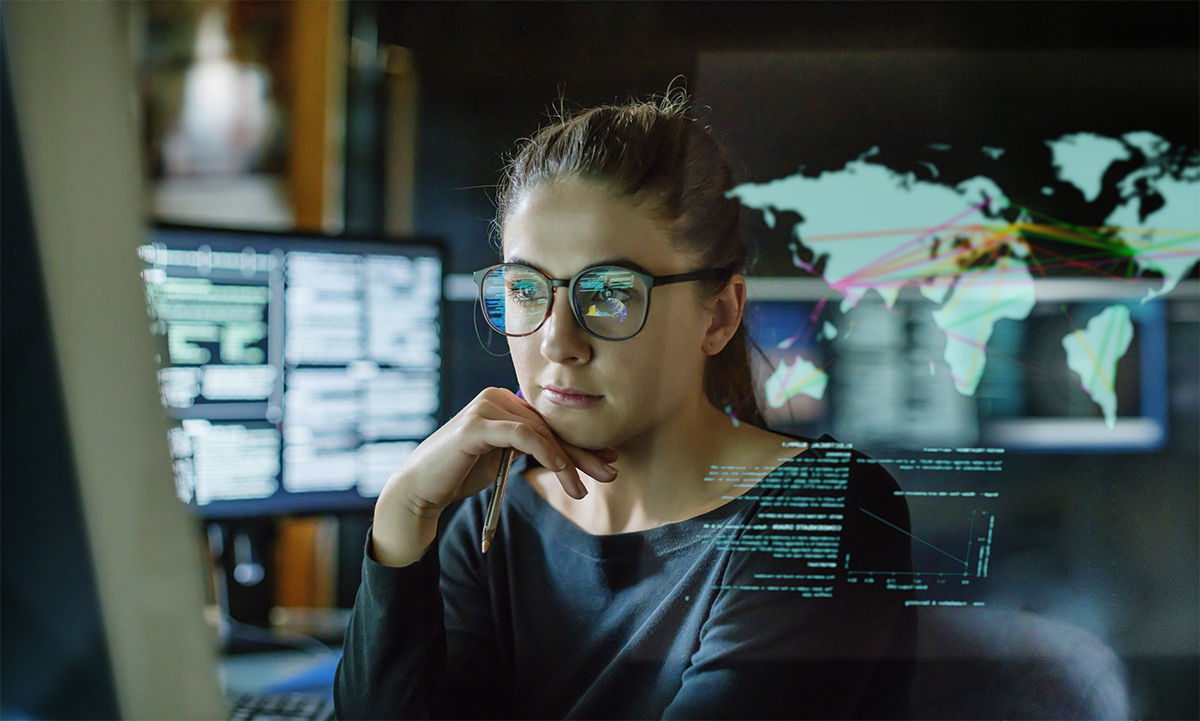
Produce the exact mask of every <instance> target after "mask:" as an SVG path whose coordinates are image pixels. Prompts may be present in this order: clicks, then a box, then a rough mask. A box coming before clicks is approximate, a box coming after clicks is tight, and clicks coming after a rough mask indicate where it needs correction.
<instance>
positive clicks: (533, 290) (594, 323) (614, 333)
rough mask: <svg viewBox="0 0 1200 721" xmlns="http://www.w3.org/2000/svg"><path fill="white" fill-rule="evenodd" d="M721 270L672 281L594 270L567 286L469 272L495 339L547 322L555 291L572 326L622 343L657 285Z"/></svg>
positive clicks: (718, 273)
mask: <svg viewBox="0 0 1200 721" xmlns="http://www.w3.org/2000/svg"><path fill="white" fill-rule="evenodd" d="M730 275H731V273H730V271H729V270H727V269H716V268H713V269H708V270H697V271H694V272H692V273H679V274H676V275H647V274H646V273H641V272H638V271H636V270H632V269H630V268H623V267H621V266H619V265H597V266H594V267H591V268H585V269H583V270H581V271H580V272H578V273H576V274H575V276H574V277H572V278H571V279H570V280H559V279H557V278H550V277H547V276H546V274H545V273H542V272H541V271H540V270H538V269H536V268H531V267H529V266H528V265H523V264H521V263H501V264H499V265H493V266H492V267H490V268H484V269H483V270H478V271H475V274H474V276H475V284H476V285H478V286H479V300H480V303H481V304H482V305H483V315H484V317H485V318H487V322H488V325H490V326H491V327H492V328H493V329H494V330H495V331H496V332H497V333H503V334H504V335H506V336H509V337H512V338H519V337H521V336H527V335H530V334H532V333H535V332H537V329H538V328H541V327H542V324H543V323H545V322H546V318H548V317H550V308H551V306H552V305H553V303H552V302H551V301H552V300H553V296H554V289H555V288H562V287H565V288H567V289H568V290H569V292H570V295H571V310H572V311H573V312H574V314H575V320H576V321H577V322H578V323H579V325H580V327H582V328H583V329H584V330H585V331H587V332H588V334H589V335H591V336H593V337H595V338H599V339H600V340H627V339H629V338H632V337H634V336H635V335H637V334H638V332H639V331H641V329H642V326H644V325H645V324H646V315H647V314H648V313H649V312H650V291H651V290H652V289H653V288H654V287H655V286H659V285H670V284H671V283H686V282H688V281H692V280H708V279H712V278H721V277H728V276H730Z"/></svg>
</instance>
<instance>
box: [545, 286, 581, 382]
mask: <svg viewBox="0 0 1200 721" xmlns="http://www.w3.org/2000/svg"><path fill="white" fill-rule="evenodd" d="M538 332H539V333H540V334H541V350H542V356H543V357H544V358H546V360H549V361H552V362H554V363H564V364H568V365H578V364H580V363H586V362H588V361H589V360H591V357H592V347H591V340H592V337H591V336H590V335H588V334H587V332H586V331H585V330H584V329H583V328H580V327H579V323H578V322H576V320H575V314H574V313H573V312H572V311H571V297H570V295H569V294H568V291H567V289H566V288H558V289H557V292H555V293H554V297H553V298H552V299H551V309H550V315H549V317H547V318H546V323H545V324H544V325H543V326H542V328H541V330H539V331H538Z"/></svg>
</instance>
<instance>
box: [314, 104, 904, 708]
mask: <svg viewBox="0 0 1200 721" xmlns="http://www.w3.org/2000/svg"><path fill="white" fill-rule="evenodd" d="M731 187H732V174H731V171H730V168H729V164H728V162H727V161H726V160H725V158H724V156H723V154H722V152H721V150H720V148H719V147H718V146H717V144H716V143H715V142H714V141H713V139H712V138H711V137H710V136H709V134H708V133H707V132H706V131H705V130H704V129H703V128H701V127H700V126H699V125H698V124H696V123H695V122H694V121H692V120H691V119H689V118H688V117H687V116H686V114H685V109H684V107H683V99H682V98H679V97H676V98H675V99H674V100H664V101H663V102H661V103H660V104H658V105H654V104H642V103H633V104H630V105H626V106H623V107H602V108H596V109H593V110H589V111H587V112H583V113H581V114H579V115H577V116H575V117H573V118H570V119H563V120H561V121H559V122H557V123H555V124H553V125H551V126H550V127H547V128H545V129H543V130H541V131H540V132H539V133H537V134H536V135H535V136H534V137H533V138H532V139H531V140H529V141H528V142H526V143H525V144H524V146H523V147H522V148H521V149H520V151H519V152H518V154H517V156H516V158H515V159H514V161H513V162H512V163H511V165H510V167H509V168H508V170H507V174H506V178H505V182H504V184H503V186H502V188H501V193H500V197H499V201H500V202H499V211H498V215H497V228H498V230H499V234H500V238H501V242H502V251H503V257H504V263H502V264H500V265H498V266H496V267H494V268H491V269H485V270H484V271H481V272H480V273H478V274H476V277H477V280H478V281H479V282H480V285H481V299H482V302H483V306H484V311H485V315H486V317H487V318H488V321H489V323H491V324H492V326H493V328H495V329H496V330H497V331H500V332H502V333H505V334H506V335H508V336H509V338H508V342H509V347H510V349H511V351H512V359H513V365H514V367H515V369H516V373H517V377H518V380H519V382H520V389H521V394H520V395H519V396H518V395H517V394H514V393H513V392H510V391H508V390H504V389H498V388H489V389H487V390H485V391H483V392H482V393H480V394H479V395H478V396H477V397H476V398H475V399H474V400H473V401H472V402H471V403H470V404H469V405H468V406H467V407H466V408H464V409H462V411H461V412H459V413H458V415H456V416H455V417H454V418H453V419H451V420H450V421H449V422H448V423H446V424H445V425H444V426H443V427H442V428H440V429H439V430H438V431H437V432H435V433H434V434H433V435H431V436H430V437H429V438H428V439H427V440H426V441H425V442H424V443H422V444H421V445H420V446H419V447H418V448H417V449H416V450H415V451H414V452H413V454H412V455H411V457H410V458H409V459H408V460H407V461H406V462H405V464H404V465H403V467H401V468H400V469H399V470H397V471H396V472H395V473H394V474H393V475H392V477H391V478H390V479H389V480H388V483H387V485H386V487H385V489H384V490H383V492H382V494H381V495H380V497H379V501H378V503H377V504H376V507H375V518H374V525H373V527H372V530H371V532H370V533H369V534H368V538H367V544H366V552H367V557H366V559H365V560H364V567H363V584H362V586H361V587H360V590H359V593H358V597H357V600H356V604H355V609H354V614H353V618H352V621H351V624H350V627H349V629H348V631H347V635H346V641H345V647H344V655H343V659H342V661H341V663H340V665H339V667H338V674H337V679H336V689H335V699H336V705H337V711H338V716H339V717H340V718H352V717H370V718H382V717H393V716H404V717H412V716H419V717H427V716H435V717H450V718H465V717H490V718H508V717H511V718H551V717H584V718H591V717H607V718H654V717H677V718H701V717H720V718H768V717H798V716H815V717H823V718H832V717H850V716H859V717H882V716H896V715H903V714H904V713H905V711H906V698H907V673H908V666H907V662H906V661H905V657H906V656H907V655H908V654H909V653H910V652H911V647H912V644H913V637H914V632H915V620H914V617H913V615H912V612H911V609H906V608H905V605H904V599H905V596H904V595H903V592H897V591H890V592H889V591H885V590H884V589H883V588H882V584H879V585H866V584H855V583H849V582H847V575H848V574H846V573H845V572H844V571H845V568H846V564H848V563H849V559H850V558H853V559H854V567H855V568H863V569H867V568H870V569H886V570H896V571H903V570H909V569H910V566H911V560H910V546H909V542H908V538H907V536H905V535H904V534H902V533H899V532H897V531H896V530H895V528H890V527H889V526H888V525H887V524H885V523H880V522H879V521H878V520H875V519H872V518H870V517H869V515H868V513H869V514H870V515H874V516H876V517H877V518H878V519H886V520H887V523H888V524H891V525H892V526H894V527H899V528H903V529H907V528H908V510H907V507H906V506H905V504H904V501H903V499H902V497H900V496H896V495H894V494H893V493H892V491H893V490H895V489H896V485H895V482H894V481H893V480H892V479H891V477H890V476H888V475H887V473H886V472H884V471H883V470H882V469H880V467H879V466H877V465H874V464H868V463H859V462H858V461H859V460H865V459H862V457H861V456H857V455H854V454H851V453H850V452H847V451H845V450H840V449H839V448H838V446H839V444H837V443H836V442H832V439H830V438H828V437H824V438H822V439H821V441H822V442H818V443H813V444H809V443H801V442H798V441H797V440H796V439H792V438H789V437H786V436H781V435H778V434H775V433H772V432H770V431H768V430H765V424H763V423H762V418H761V415H760V414H759V412H758V410H757V407H756V405H755V401H754V396H753V392H752V387H751V379H750V367H749V359H748V355H747V350H746V334H745V329H744V326H743V325H742V323H741V320H742V312H743V309H744V307H745V300H746V282H745V280H744V278H743V277H742V276H741V275H740V272H741V271H742V269H743V266H744V265H745V262H746V249H745V244H744V242H743V241H742V239H741V236H740V233H739V223H738V213H739V210H738V205H737V203H736V201H734V200H730V199H728V198H726V196H725V192H726V191H727V190H729V189H730V188H731ZM651 291H652V292H651ZM651 300H653V303H651V302H650V301H651ZM727 406H732V407H735V408H736V407H739V406H740V408H741V410H740V412H739V413H738V420H739V422H736V423H734V422H731V418H730V417H729V416H727V415H726V414H725V413H723V412H722V411H721V410H718V409H720V408H725V407H727ZM505 448H513V449H515V451H516V452H517V453H518V454H521V457H520V460H519V461H518V462H516V463H514V464H513V467H512V470H511V473H510V475H509V482H508V490H507V495H506V497H505V499H504V505H503V510H502V515H501V518H500V522H499V529H498V531H497V533H496V536H495V539H494V541H492V544H491V546H490V548H489V549H488V550H487V552H486V554H485V553H483V552H482V551H481V548H480V537H481V531H482V527H483V524H484V514H485V512H486V508H487V502H488V500H489V498H490V496H491V492H490V491H486V492H484V493H480V491H484V490H485V489H487V488H488V487H489V486H490V485H491V484H492V481H493V479H494V477H495V474H496V473H497V471H498V468H499V464H500V461H501V454H502V449H505ZM459 499H466V502H465V503H463V504H462V506H461V508H460V509H459V510H458V511H457V512H456V514H455V515H454V517H453V519H452V520H451V521H450V523H449V526H448V527H447V528H446V532H445V534H444V537H443V538H438V537H437V527H438V519H439V517H440V515H441V513H442V511H443V510H444V509H445V508H447V507H448V506H449V505H450V504H451V503H453V502H454V501H456V500H459ZM860 509H862V511H863V512H860Z"/></svg>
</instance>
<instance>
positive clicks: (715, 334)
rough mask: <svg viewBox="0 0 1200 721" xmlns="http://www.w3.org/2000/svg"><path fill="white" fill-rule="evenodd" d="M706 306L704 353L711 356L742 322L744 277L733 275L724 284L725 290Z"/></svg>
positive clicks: (721, 347)
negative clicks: (706, 325)
mask: <svg viewBox="0 0 1200 721" xmlns="http://www.w3.org/2000/svg"><path fill="white" fill-rule="evenodd" d="M708 307H709V309H710V321H709V325H708V330H707V331H706V332H705V334H704V353H705V355H710V356H713V355H716V354H718V353H720V352H721V351H722V350H724V348H725V345H726V344H727V343H729V339H730V338H733V334H734V333H736V332H737V329H738V326H739V325H741V323H742V311H744V310H745V307H746V279H745V278H744V277H742V276H740V275H734V276H733V277H732V278H730V279H729V282H728V283H726V284H725V290H723V291H721V294H720V295H718V296H717V297H716V298H714V299H712V300H710V301H709V305H708Z"/></svg>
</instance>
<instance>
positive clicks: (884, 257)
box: [830, 200, 991, 291]
mask: <svg viewBox="0 0 1200 721" xmlns="http://www.w3.org/2000/svg"><path fill="white" fill-rule="evenodd" d="M989 203H991V201H990V200H984V201H983V202H982V203H980V204H978V205H974V206H972V207H970V208H968V209H967V210H964V211H963V212H962V213H959V214H958V215H956V216H954V217H953V218H951V219H950V220H947V221H946V222H944V223H940V224H938V225H935V226H933V227H932V228H929V229H927V230H926V231H925V232H923V233H921V234H919V235H917V236H916V237H915V238H913V239H912V240H910V241H908V242H907V243H904V244H902V245H900V246H898V247H896V248H893V249H892V250H891V251H890V252H888V253H885V254H883V255H881V256H879V257H878V258H876V259H875V260H874V261H873V262H871V263H869V264H867V265H864V266H863V267H861V268H859V269H858V270H856V271H854V272H853V273H850V274H849V275H847V276H846V277H845V278H843V279H842V280H839V281H838V282H837V283H831V284H830V287H832V288H833V289H834V290H838V291H840V290H841V289H842V287H844V284H845V283H846V282H847V281H849V280H851V279H855V278H857V277H859V276H861V275H862V274H863V273H865V272H866V271H867V270H869V269H870V268H872V267H874V266H878V265H880V264H882V263H883V262H884V261H886V260H888V259H889V258H891V257H893V256H895V255H897V254H898V253H901V252H904V251H906V250H908V249H909V248H911V247H912V246H914V245H917V244H919V243H920V242H921V241H923V240H925V239H926V238H928V237H929V236H931V235H933V234H934V233H936V232H938V231H940V230H943V229H945V228H948V227H949V226H951V225H954V224H955V223H957V222H958V221H960V220H962V219H963V218H965V217H967V216H968V215H971V214H972V213H974V212H976V211H978V210H979V209H980V208H983V207H986V206H987V205H988V204H989Z"/></svg>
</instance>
